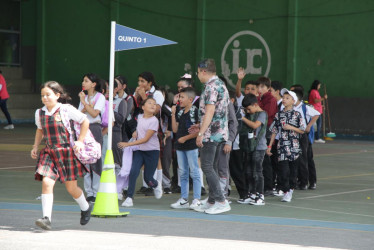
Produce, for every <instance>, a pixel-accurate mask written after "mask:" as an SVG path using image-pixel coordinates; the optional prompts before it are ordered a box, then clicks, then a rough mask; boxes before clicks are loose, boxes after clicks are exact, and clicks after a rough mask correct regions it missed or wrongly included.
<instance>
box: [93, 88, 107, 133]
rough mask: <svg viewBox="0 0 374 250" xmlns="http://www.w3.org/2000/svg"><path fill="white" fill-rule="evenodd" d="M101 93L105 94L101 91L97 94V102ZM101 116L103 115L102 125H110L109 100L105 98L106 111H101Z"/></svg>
mask: <svg viewBox="0 0 374 250" xmlns="http://www.w3.org/2000/svg"><path fill="white" fill-rule="evenodd" d="M100 95H103V94H100V93H99V94H98V95H96V98H95V103H97V100H99V98H100ZM100 117H101V126H102V127H104V128H106V127H108V121H109V101H108V100H107V99H105V108H104V111H100Z"/></svg>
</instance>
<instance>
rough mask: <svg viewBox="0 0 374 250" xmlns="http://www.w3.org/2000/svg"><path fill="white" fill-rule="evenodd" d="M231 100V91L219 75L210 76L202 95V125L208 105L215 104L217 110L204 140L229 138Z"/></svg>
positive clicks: (213, 140) (200, 111) (214, 140)
mask: <svg viewBox="0 0 374 250" xmlns="http://www.w3.org/2000/svg"><path fill="white" fill-rule="evenodd" d="M229 101H230V98H229V92H228V91H227V88H226V86H225V84H224V83H223V82H222V81H221V80H220V79H219V78H218V76H214V77H212V78H210V79H209V80H208V82H207V83H206V84H205V88H204V91H203V93H202V94H201V96H200V109H199V118H200V122H201V125H202V123H203V122H204V116H205V112H206V110H205V107H206V105H207V104H213V105H214V106H215V111H214V115H213V118H212V122H211V123H210V125H209V127H208V129H207V130H206V131H205V133H204V135H203V142H222V141H227V140H228V136H229V129H228V112H229V111H228V106H229Z"/></svg>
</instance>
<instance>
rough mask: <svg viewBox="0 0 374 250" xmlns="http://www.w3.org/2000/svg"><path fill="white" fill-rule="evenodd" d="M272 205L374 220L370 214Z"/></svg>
mask: <svg viewBox="0 0 374 250" xmlns="http://www.w3.org/2000/svg"><path fill="white" fill-rule="evenodd" d="M272 205H274V206H279V207H288V208H296V209H305V210H312V211H319V212H326V213H334V214H345V215H354V216H362V217H369V218H374V216H373V215H368V214H354V213H346V212H338V211H331V210H324V209H318V208H310V207H296V206H287V205H280V204H272Z"/></svg>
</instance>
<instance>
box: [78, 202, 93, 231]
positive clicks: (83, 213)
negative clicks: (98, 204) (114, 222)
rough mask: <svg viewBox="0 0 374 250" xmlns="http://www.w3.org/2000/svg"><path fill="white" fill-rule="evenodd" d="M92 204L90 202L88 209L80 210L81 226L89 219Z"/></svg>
mask: <svg viewBox="0 0 374 250" xmlns="http://www.w3.org/2000/svg"><path fill="white" fill-rule="evenodd" d="M93 206H94V205H93V204H92V203H89V207H88V209H87V210H86V211H81V225H82V226H84V225H86V224H87V223H88V222H89V221H90V219H91V212H92V208H93Z"/></svg>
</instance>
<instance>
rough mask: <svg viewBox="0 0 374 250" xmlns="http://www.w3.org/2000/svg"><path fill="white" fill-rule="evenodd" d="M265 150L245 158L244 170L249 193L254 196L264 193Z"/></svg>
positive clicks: (254, 152)
mask: <svg viewBox="0 0 374 250" xmlns="http://www.w3.org/2000/svg"><path fill="white" fill-rule="evenodd" d="M264 156H265V150H255V151H253V152H251V153H246V154H245V156H244V168H245V173H246V177H247V183H248V191H249V192H250V193H252V194H256V193H260V194H263V193H264V176H263V174H262V172H263V171H262V170H263V169H262V163H263V160H264Z"/></svg>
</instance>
